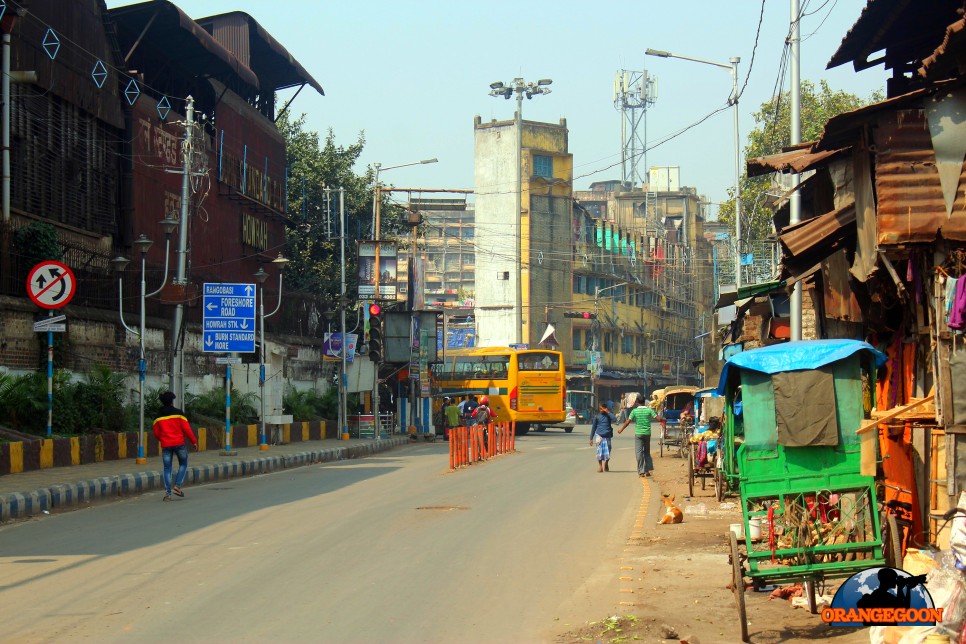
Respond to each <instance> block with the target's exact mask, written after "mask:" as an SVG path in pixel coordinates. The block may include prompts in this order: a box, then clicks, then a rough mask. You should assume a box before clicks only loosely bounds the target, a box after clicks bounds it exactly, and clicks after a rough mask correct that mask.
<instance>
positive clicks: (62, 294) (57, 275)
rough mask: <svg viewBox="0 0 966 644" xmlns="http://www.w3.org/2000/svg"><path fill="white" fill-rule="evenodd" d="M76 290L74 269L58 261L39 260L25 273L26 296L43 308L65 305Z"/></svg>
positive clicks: (56, 307)
mask: <svg viewBox="0 0 966 644" xmlns="http://www.w3.org/2000/svg"><path fill="white" fill-rule="evenodd" d="M76 290H77V280H76V279H75V278H74V271H72V270H70V269H69V268H68V267H67V266H66V265H65V264H61V263H60V262H55V261H53V260H47V261H45V262H40V263H39V264H37V265H36V266H34V267H33V268H32V269H30V272H29V273H28V274H27V296H28V297H29V298H30V299H31V301H33V303H34V304H36V305H37V306H39V307H41V308H43V309H48V310H50V309H59V308H61V307H63V306H67V303H68V302H70V300H71V298H73V297H74V292H75V291H76Z"/></svg>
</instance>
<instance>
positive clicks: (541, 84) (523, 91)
mask: <svg viewBox="0 0 966 644" xmlns="http://www.w3.org/2000/svg"><path fill="white" fill-rule="evenodd" d="M552 82H553V81H552V80H550V79H549V78H541V79H540V80H538V81H537V82H536V83H527V82H525V81H524V80H523V79H522V78H514V79H513V83H511V84H510V85H504V84H503V83H501V82H500V81H497V82H495V83H490V96H502V97H503V98H505V99H507V100H510V97H511V96H513V93H514V92H516V93H517V95H526V97H527V98H533V97H534V96H536V95H537V94H549V93H550V88H549V87H547V85H549V84H550V83H552Z"/></svg>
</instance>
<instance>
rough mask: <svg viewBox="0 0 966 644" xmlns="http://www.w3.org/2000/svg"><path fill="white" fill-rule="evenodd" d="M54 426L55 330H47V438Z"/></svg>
mask: <svg viewBox="0 0 966 644" xmlns="http://www.w3.org/2000/svg"><path fill="white" fill-rule="evenodd" d="M53 315H54V312H53V311H48V312H47V316H48V317H53ZM53 426H54V332H53V331H47V438H50V435H51V433H52V432H53Z"/></svg>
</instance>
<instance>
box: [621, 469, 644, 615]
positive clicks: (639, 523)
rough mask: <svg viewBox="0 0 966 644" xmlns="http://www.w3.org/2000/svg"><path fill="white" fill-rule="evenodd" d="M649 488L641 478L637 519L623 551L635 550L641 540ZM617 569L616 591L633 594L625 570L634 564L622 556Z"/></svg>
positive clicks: (632, 583) (623, 602)
mask: <svg viewBox="0 0 966 644" xmlns="http://www.w3.org/2000/svg"><path fill="white" fill-rule="evenodd" d="M650 491H651V488H650V486H649V485H648V483H647V479H646V478H643V477H642V478H641V492H642V493H641V505H640V508H639V509H638V512H637V519H636V521H634V527H633V530H632V531H631V535H630V537H628V539H627V543H626V544H625V545H627V546H629V547H626V548H624V552H637V548H636V547H634V546H640V545H641V543H642V540H643V532H642V531H643V529H644V517H646V516H647V503H648V500H649V499H650ZM618 563H619V570H620V571H621V572H619V573H618V575H617V582H618V592H619V593H621V594H628V595H633V594H634V592H635V591H634V588H633V585H634V577H633V576H631V575H628V574H627V571H629V570H634V566H628V565H625V563H624V558H623V557H622V558H621V559H620V560H619V562H618ZM618 605H619V606H636V605H637V603H636V602H630V601H621V602H618Z"/></svg>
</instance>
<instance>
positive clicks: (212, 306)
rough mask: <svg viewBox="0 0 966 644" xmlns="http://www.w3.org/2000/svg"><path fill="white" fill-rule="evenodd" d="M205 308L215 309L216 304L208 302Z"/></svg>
mask: <svg viewBox="0 0 966 644" xmlns="http://www.w3.org/2000/svg"><path fill="white" fill-rule="evenodd" d="M205 308H206V309H208V310H209V311H210V310H212V309H217V308H218V305H217V304H215V303H214V302H209V303H208V305H207V306H206V307H205Z"/></svg>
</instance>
